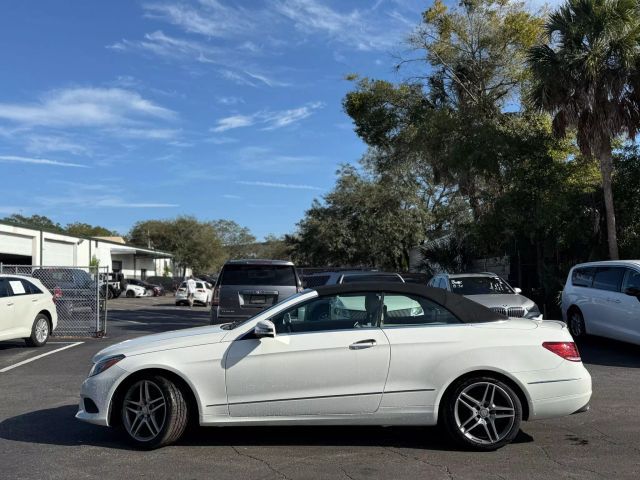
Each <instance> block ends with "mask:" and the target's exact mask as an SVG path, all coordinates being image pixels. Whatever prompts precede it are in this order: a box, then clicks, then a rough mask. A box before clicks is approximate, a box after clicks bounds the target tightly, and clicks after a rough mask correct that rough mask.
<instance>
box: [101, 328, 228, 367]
mask: <svg viewBox="0 0 640 480" xmlns="http://www.w3.org/2000/svg"><path fill="white" fill-rule="evenodd" d="M227 333H229V331H228V330H223V329H222V328H220V326H208V327H196V328H186V329H184V330H174V331H171V332H164V333H156V334H153V335H145V336H144V337H138V338H134V339H132V340H125V341H124V342H120V343H116V344H114V345H111V346H109V347H107V348H105V349H103V350H100V351H99V352H98V353H96V354H95V355H94V357H93V362H94V363H95V362H98V361H100V360H102V359H103V358H106V357H110V356H113V355H125V356H127V357H130V356H133V355H140V354H142V353H150V352H157V351H159V350H172V349H175V348H184V347H191V346H194V345H206V344H209V343H218V342H220V341H221V340H222V339H223V338H224V336H225V335H226V334H227Z"/></svg>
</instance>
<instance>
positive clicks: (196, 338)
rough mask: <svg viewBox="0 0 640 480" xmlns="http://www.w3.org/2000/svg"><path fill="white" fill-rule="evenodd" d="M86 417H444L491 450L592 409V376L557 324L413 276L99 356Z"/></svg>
mask: <svg viewBox="0 0 640 480" xmlns="http://www.w3.org/2000/svg"><path fill="white" fill-rule="evenodd" d="M93 361H94V364H93V368H92V369H91V372H90V374H89V377H88V378H87V379H86V380H85V382H84V383H83V385H82V391H81V399H80V409H79V411H78V413H77V415H76V417H77V418H79V419H80V420H84V421H87V422H91V423H95V424H98V425H107V426H123V427H124V429H125V430H126V432H127V433H128V435H129V437H130V439H131V441H132V442H133V443H134V444H135V445H137V446H140V447H143V448H156V447H160V446H163V445H167V444H169V443H171V442H174V441H176V440H177V439H178V438H179V437H180V436H181V435H182V433H183V431H184V430H185V428H186V425H187V421H188V419H189V418H190V417H191V418H193V419H195V420H197V421H199V423H200V424H201V425H215V426H225V425H436V424H441V425H442V427H443V428H444V429H445V430H446V432H447V433H448V434H449V435H450V436H451V437H452V438H453V439H454V440H455V441H456V442H458V443H459V444H461V445H462V446H464V447H467V448H471V449H477V450H494V449H496V448H499V447H501V446H503V445H505V444H507V443H509V442H510V441H511V440H513V438H514V437H515V436H516V435H517V433H518V431H519V428H520V423H521V421H522V420H536V419H543V418H551V417H558V416H564V415H570V414H572V413H577V412H582V411H586V410H587V409H588V404H589V399H590V398H591V377H590V375H589V373H588V372H587V370H586V369H585V368H584V366H583V365H582V362H581V360H580V355H579V353H578V350H577V348H576V346H575V344H574V343H573V339H572V338H571V335H570V334H569V333H568V331H567V329H566V327H565V325H564V324H563V323H562V322H555V321H534V320H528V319H522V318H518V319H513V318H512V319H510V318H507V317H504V316H502V315H500V314H498V313H494V312H492V311H491V310H489V309H487V308H485V307H483V306H482V305H479V304H477V303H475V302H472V301H471V300H467V299H465V298H464V297H461V296H458V295H455V294H452V293H450V292H447V291H445V290H441V289H432V288H428V287H425V286H421V285H416V284H402V283H366V284H347V285H335V286H325V287H318V288H316V289H313V290H305V291H303V292H302V293H299V294H297V295H295V296H293V297H290V298H288V299H287V300H285V301H283V302H281V303H278V304H277V305H274V306H273V307H271V308H270V309H268V310H265V311H263V312H262V313H260V314H259V315H256V316H255V317H253V318H251V319H249V320H245V321H242V322H238V323H230V324H225V325H220V326H207V327H199V328H192V329H187V330H180V331H176V332H168V333H162V334H156V335H150V336H146V337H141V338H137V339H134V340H128V341H125V342H122V343H119V344H116V345H113V346H110V347H108V348H106V349H104V350H102V351H101V352H99V353H98V354H97V355H96V356H95V357H94V359H93Z"/></svg>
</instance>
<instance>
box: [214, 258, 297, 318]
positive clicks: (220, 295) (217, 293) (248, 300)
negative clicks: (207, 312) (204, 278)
mask: <svg viewBox="0 0 640 480" xmlns="http://www.w3.org/2000/svg"><path fill="white" fill-rule="evenodd" d="M300 291H302V282H301V281H300V278H299V277H298V273H297V272H296V269H295V267H294V266H293V263H291V262H287V261H285V260H257V259H256V260H229V261H228V262H227V263H225V264H224V265H223V267H222V270H221V271H220V275H219V276H218V281H217V282H216V285H215V287H214V289H213V300H212V303H211V305H212V306H211V324H215V323H222V322H233V321H236V320H244V319H247V318H250V317H252V316H254V315H256V314H258V313H260V312H261V311H262V310H264V309H266V308H269V307H271V306H273V305H275V304H276V303H278V302H279V301H281V300H284V299H285V298H288V297H290V296H291V295H294V294H295V293H297V292H300Z"/></svg>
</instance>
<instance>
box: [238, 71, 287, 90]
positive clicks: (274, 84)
mask: <svg viewBox="0 0 640 480" xmlns="http://www.w3.org/2000/svg"><path fill="white" fill-rule="evenodd" d="M244 73H246V74H247V75H249V76H250V77H251V78H255V79H256V80H260V81H261V82H262V83H264V84H265V85H267V86H269V87H290V86H291V84H290V83H287V82H282V81H280V80H275V79H273V78H269V77H267V76H266V75H261V74H259V73H252V72H249V71H247V70H245V72H244Z"/></svg>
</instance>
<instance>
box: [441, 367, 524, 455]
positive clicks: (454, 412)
mask: <svg viewBox="0 0 640 480" xmlns="http://www.w3.org/2000/svg"><path fill="white" fill-rule="evenodd" d="M521 421H522V405H521V404H520V400H519V398H518V396H517V395H516V394H515V392H514V391H513V390H512V389H511V388H510V387H509V386H508V385H507V384H505V383H504V382H502V381H500V380H498V379H496V378H491V377H476V378H468V379H465V380H462V381H460V382H459V383H458V384H457V385H456V386H455V387H454V389H453V391H452V393H451V395H449V396H448V398H447V400H446V404H445V405H444V409H443V424H444V427H445V429H446V431H447V433H448V434H449V436H450V437H451V438H452V439H453V440H454V441H455V442H456V443H458V444H459V445H461V446H463V447H465V448H470V449H473V450H484V451H490V450H496V449H498V448H500V447H503V446H504V445H506V444H508V443H510V442H511V441H512V440H513V439H514V438H515V437H516V435H517V434H518V431H519V430H520V422H521Z"/></svg>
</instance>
